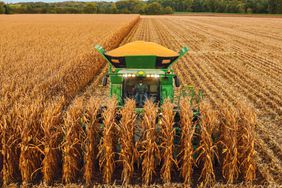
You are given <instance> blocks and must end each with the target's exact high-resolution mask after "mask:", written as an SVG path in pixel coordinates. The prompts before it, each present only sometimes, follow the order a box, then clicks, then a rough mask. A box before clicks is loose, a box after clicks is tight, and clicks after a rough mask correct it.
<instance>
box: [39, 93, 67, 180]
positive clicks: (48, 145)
mask: <svg viewBox="0 0 282 188" xmlns="http://www.w3.org/2000/svg"><path fill="white" fill-rule="evenodd" d="M63 104H64V99H62V98H60V99H58V100H56V101H52V102H51V103H50V104H49V105H48V106H47V108H46V109H45V111H44V112H43V117H42V122H41V126H42V129H43V132H44V137H43V139H42V144H43V146H44V159H43V161H42V174H43V181H44V183H45V184H47V185H50V184H53V182H54V180H55V179H58V178H59V175H60V172H61V171H62V169H61V167H62V166H61V155H62V154H61V151H60V149H59V147H60V144H61V142H62V136H63V131H62V124H63V120H62V109H63Z"/></svg>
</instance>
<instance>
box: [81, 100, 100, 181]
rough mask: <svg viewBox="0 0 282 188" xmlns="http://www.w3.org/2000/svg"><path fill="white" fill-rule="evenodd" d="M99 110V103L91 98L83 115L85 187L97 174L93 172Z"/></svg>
mask: <svg viewBox="0 0 282 188" xmlns="http://www.w3.org/2000/svg"><path fill="white" fill-rule="evenodd" d="M99 109H100V101H99V100H96V99H95V98H93V97H91V98H90V99H89V100H88V103H87V106H86V111H85V114H84V117H85V124H86V135H87V137H86V139H85V152H84V161H85V164H84V178H85V182H86V185H91V184H92V183H93V178H94V176H95V175H96V174H97V173H96V172H95V161H96V157H97V153H95V151H96V150H95V147H96V146H97V145H98V144H97V142H98V138H97V136H96V135H97V131H98V128H99V127H98V126H99V123H98V118H97V116H98V112H99Z"/></svg>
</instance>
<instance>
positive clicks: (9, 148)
mask: <svg viewBox="0 0 282 188" xmlns="http://www.w3.org/2000/svg"><path fill="white" fill-rule="evenodd" d="M20 112H21V111H20V106H18V105H15V106H14V107H13V110H11V111H10V112H8V113H6V114H3V115H2V117H1V118H2V121H1V124H0V129H1V133H2V138H1V145H2V161H3V168H2V177H3V186H6V185H9V184H10V183H14V182H18V181H19V180H20V177H21V174H20V169H19V155H20V148H19V147H18V145H19V143H20V133H19V129H18V127H17V126H15V125H20V122H19V118H17V117H18V116H20Z"/></svg>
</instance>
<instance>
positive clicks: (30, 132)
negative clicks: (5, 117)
mask: <svg viewBox="0 0 282 188" xmlns="http://www.w3.org/2000/svg"><path fill="white" fill-rule="evenodd" d="M41 101H42V100H41V99H38V100H35V101H34V103H32V104H31V105H30V106H27V108H26V109H24V110H23V114H22V116H21V118H22V125H21V126H20V133H21V143H20V148H21V154H20V161H19V166H20V170H21V175H22V181H23V184H24V185H25V184H29V183H32V182H33V180H34V179H35V178H36V174H38V172H40V171H39V170H40V168H41V164H42V160H43V152H42V143H41V138H42V137H43V130H42V129H41V124H40V122H41V114H42V112H43V104H42V102H41Z"/></svg>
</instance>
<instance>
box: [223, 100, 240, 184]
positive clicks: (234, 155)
mask: <svg viewBox="0 0 282 188" xmlns="http://www.w3.org/2000/svg"><path fill="white" fill-rule="evenodd" d="M220 109H221V110H220V117H221V121H220V130H221V131H220V142H221V145H222V157H223V162H222V175H223V177H224V178H225V179H226V180H227V183H233V182H234V181H235V180H236V179H237V178H238V175H239V167H238V164H239V161H238V155H239V153H238V140H237V135H238V113H237V111H236V109H235V108H234V107H232V106H230V105H228V104H227V103H224V104H222V105H221V107H220Z"/></svg>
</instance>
